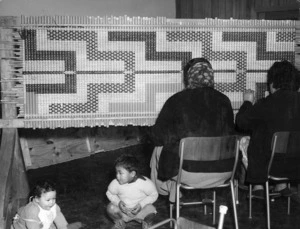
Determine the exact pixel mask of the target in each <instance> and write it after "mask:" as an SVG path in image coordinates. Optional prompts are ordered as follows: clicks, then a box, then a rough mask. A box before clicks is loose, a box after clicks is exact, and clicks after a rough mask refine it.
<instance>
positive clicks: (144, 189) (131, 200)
mask: <svg viewBox="0 0 300 229" xmlns="http://www.w3.org/2000/svg"><path fill="white" fill-rule="evenodd" d="M145 179H146V180H143V179H141V178H138V179H137V180H136V181H135V182H132V183H127V184H123V185H120V184H119V182H118V181H117V179H114V180H113V181H112V182H111V183H110V184H109V186H108V190H107V192H106V196H107V198H108V199H109V200H110V202H112V203H113V204H114V205H119V202H120V201H123V202H124V203H125V204H126V207H127V208H133V207H134V206H136V205H137V204H138V203H139V204H140V205H141V207H142V208H143V207H144V206H145V205H147V204H152V203H154V202H155V201H156V200H157V198H158V192H157V190H156V187H155V185H154V183H153V182H152V181H151V180H150V179H149V178H147V177H145Z"/></svg>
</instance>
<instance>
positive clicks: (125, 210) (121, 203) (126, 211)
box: [119, 201, 128, 215]
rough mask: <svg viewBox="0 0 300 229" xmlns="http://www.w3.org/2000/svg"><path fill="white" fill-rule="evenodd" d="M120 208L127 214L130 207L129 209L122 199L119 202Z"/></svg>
mask: <svg viewBox="0 0 300 229" xmlns="http://www.w3.org/2000/svg"><path fill="white" fill-rule="evenodd" d="M119 208H120V210H121V211H122V212H123V213H124V214H126V215H127V213H128V209H127V207H126V205H125V203H124V202H123V201H120V202H119Z"/></svg>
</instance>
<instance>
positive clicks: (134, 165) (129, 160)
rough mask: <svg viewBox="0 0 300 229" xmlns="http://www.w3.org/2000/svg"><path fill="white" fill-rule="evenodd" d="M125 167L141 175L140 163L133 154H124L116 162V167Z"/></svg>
mask: <svg viewBox="0 0 300 229" xmlns="http://www.w3.org/2000/svg"><path fill="white" fill-rule="evenodd" d="M117 166H119V167H123V168H124V169H126V170H127V171H129V172H133V171H135V172H136V174H139V161H138V159H137V158H136V157H135V156H133V155H131V154H122V155H121V156H120V157H118V158H117V159H116V161H115V167H117Z"/></svg>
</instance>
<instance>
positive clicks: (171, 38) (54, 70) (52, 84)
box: [23, 19, 295, 128]
mask: <svg viewBox="0 0 300 229" xmlns="http://www.w3.org/2000/svg"><path fill="white" fill-rule="evenodd" d="M141 21H142V20H140V21H138V22H137V23H136V24H134V23H131V24H130V25H125V26H120V25H115V24H114V23H111V24H110V25H109V26H105V25H103V26H90V25H82V26H65V25H61V26H59V25H58V26H55V27H53V26H49V27H45V26H25V27H24V31H23V34H24V69H23V75H24V84H25V90H26V92H25V101H26V104H25V109H24V117H25V119H26V120H28V122H27V123H28V124H27V125H29V126H34V127H40V124H39V125H37V124H33V122H31V121H30V120H31V119H45V120H46V119H53V120H54V121H52V123H51V124H49V123H48V122H47V121H44V124H42V127H43V128H45V127H51V128H55V127H70V126H97V125H98V126H101V125H104V126H108V125H152V124H153V123H154V122H155V119H156V117H157V115H158V113H159V111H160V109H161V107H162V105H163V104H164V102H165V101H166V99H168V98H169V97H170V96H171V95H172V94H174V93H176V92H178V91H180V90H182V88H183V85H182V67H183V66H184V65H185V64H186V62H187V61H188V60H189V59H191V58H194V57H205V58H207V59H208V60H210V61H211V63H212V65H213V68H214V70H215V82H216V85H215V88H216V89H217V90H219V91H221V92H223V93H224V94H226V95H227V96H228V97H229V98H230V100H231V101H232V105H233V108H234V109H238V108H239V106H240V105H241V103H242V93H243V91H244V90H245V89H253V90H255V92H256V96H257V98H261V97H263V96H264V95H265V91H266V89H267V88H266V83H265V82H266V72H267V70H268V68H269V67H270V66H271V65H272V64H273V63H274V61H277V60H283V59H287V60H289V61H291V62H293V63H294V59H295V57H294V49H295V48H294V46H295V45H294V40H295V26H294V24H293V23H292V22H289V23H287V25H288V26H278V24H276V23H273V24H272V23H271V22H268V23H267V24H266V23H260V24H261V25H257V24H258V23H257V21H253V22H247V23H248V26H245V24H244V23H245V21H238V20H236V21H235V22H234V26H232V24H230V25H228V26H227V24H228V23H227V24H226V21H224V20H222V21H221V20H216V22H218V23H215V22H214V21H213V20H210V21H209V23H208V22H207V21H206V22H205V21H204V22H203V21H201V25H203V23H204V25H205V26H195V25H197V20H194V21H193V26H191V24H190V23H186V22H185V21H182V20H179V19H178V20H176V19H173V20H172V23H170V22H168V21H166V22H163V23H161V24H156V25H147V24H145V25H144V26H140V25H141V24H142V23H141ZM198 21H199V20H198ZM220 21H221V22H223V23H221V25H222V26H218V25H220ZM205 23H206V24H205ZM231 23H232V22H231ZM135 25H139V26H135ZM179 25H180V26H179ZM249 25H253V26H249ZM77 119H78V122H77V121H76V120H77ZM55 120H56V121H55ZM60 120H64V121H60ZM70 120H72V121H70Z"/></svg>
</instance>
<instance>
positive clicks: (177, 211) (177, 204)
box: [176, 185, 180, 220]
mask: <svg viewBox="0 0 300 229" xmlns="http://www.w3.org/2000/svg"><path fill="white" fill-rule="evenodd" d="M179 193H180V186H179V185H176V220H177V219H178V218H179V215H180V212H179V211H180V209H179V206H180V198H179Z"/></svg>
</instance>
